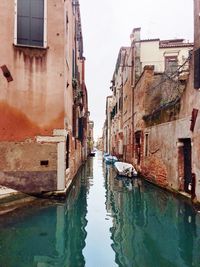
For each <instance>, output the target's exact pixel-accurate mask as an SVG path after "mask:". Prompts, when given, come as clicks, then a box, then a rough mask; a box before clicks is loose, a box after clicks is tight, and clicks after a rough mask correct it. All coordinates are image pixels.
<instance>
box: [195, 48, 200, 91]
mask: <svg viewBox="0 0 200 267" xmlns="http://www.w3.org/2000/svg"><path fill="white" fill-rule="evenodd" d="M194 88H195V89H199V88H200V48H198V49H197V50H195V51H194Z"/></svg>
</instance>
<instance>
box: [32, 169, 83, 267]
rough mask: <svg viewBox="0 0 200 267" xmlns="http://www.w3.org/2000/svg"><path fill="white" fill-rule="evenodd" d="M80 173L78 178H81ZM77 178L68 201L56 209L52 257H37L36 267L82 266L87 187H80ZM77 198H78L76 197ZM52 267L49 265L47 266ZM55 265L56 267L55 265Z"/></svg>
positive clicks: (79, 180) (79, 181)
mask: <svg viewBox="0 0 200 267" xmlns="http://www.w3.org/2000/svg"><path fill="white" fill-rule="evenodd" d="M81 174H82V173H81V172H80V174H79V175H80V176H81ZM79 178H80V177H77V180H76V183H75V184H74V188H72V190H71V192H70V194H69V197H68V201H67V203H66V205H65V206H64V205H63V206H58V207H57V217H56V218H57V219H56V229H55V231H54V232H55V236H56V242H55V248H54V249H55V253H54V255H56V256H54V257H52V258H49V257H46V256H45V257H41V256H40V257H38V256H36V257H35V258H34V259H35V261H36V262H37V263H38V265H37V267H43V266H46V265H42V264H45V263H48V266H49V267H50V266H84V265H85V259H84V256H83V254H82V251H83V248H84V247H85V238H86V231H85V227H86V224H87V220H86V213H87V206H86V205H87V199H86V192H87V186H85V185H84V186H82V185H81V179H79ZM77 196H78V197H77ZM50 263H51V264H53V265H49V264H50ZM55 264H56V265H55Z"/></svg>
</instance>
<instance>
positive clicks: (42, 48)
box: [13, 44, 49, 50]
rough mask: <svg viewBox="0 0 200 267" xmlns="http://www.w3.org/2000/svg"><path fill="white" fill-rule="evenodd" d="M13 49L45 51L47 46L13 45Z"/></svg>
mask: <svg viewBox="0 0 200 267" xmlns="http://www.w3.org/2000/svg"><path fill="white" fill-rule="evenodd" d="M13 46H14V47H19V48H30V49H40V50H47V49H49V47H48V46H46V47H45V46H33V45H22V44H13Z"/></svg>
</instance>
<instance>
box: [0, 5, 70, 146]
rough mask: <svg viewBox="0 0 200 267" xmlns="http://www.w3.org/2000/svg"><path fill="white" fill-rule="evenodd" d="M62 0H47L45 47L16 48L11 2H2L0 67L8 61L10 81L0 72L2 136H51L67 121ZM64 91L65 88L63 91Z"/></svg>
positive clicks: (18, 137)
mask: <svg viewBox="0 0 200 267" xmlns="http://www.w3.org/2000/svg"><path fill="white" fill-rule="evenodd" d="M64 5H65V4H64V3H63V1H57V0H50V1H49V0H48V1H47V46H48V47H47V49H38V48H29V47H26V48H24V47H18V46H14V45H13V42H14V25H15V19H14V18H15V14H14V1H7V0H2V1H0V24H1V25H6V27H0V36H1V37H2V38H1V45H0V46H1V49H0V65H4V64H5V65H6V66H7V67H8V69H9V71H10V72H11V75H12V77H13V81H12V82H10V83H8V82H7V80H6V78H5V77H4V76H3V75H2V74H1V75H0V140H6V141H9V140H24V139H27V138H30V137H33V136H35V135H50V134H51V133H52V130H53V129H55V128H64V114H68V116H69V119H68V124H70V123H71V119H70V116H71V114H70V106H69V105H68V106H67V110H66V106H65V104H64V99H67V100H68V101H70V97H71V95H72V93H71V92H70V88H66V83H67V74H68V73H67V69H66V66H65V64H66V63H65V56H66V55H65V53H66V52H65V50H66V49H65V40H66V38H64V36H65V33H66V25H65V19H66V18H65V16H64V11H63V10H64ZM67 90H68V91H67Z"/></svg>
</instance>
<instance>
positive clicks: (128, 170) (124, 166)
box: [114, 161, 138, 178]
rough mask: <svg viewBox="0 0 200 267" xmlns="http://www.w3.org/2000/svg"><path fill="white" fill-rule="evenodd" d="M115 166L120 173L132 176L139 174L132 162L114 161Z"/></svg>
mask: <svg viewBox="0 0 200 267" xmlns="http://www.w3.org/2000/svg"><path fill="white" fill-rule="evenodd" d="M114 166H115V169H116V171H117V174H118V175H121V176H127V177H130V178H131V177H135V176H137V174H138V173H137V171H136V170H135V168H134V167H133V165H132V164H130V163H126V162H121V161H118V162H115V163H114Z"/></svg>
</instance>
